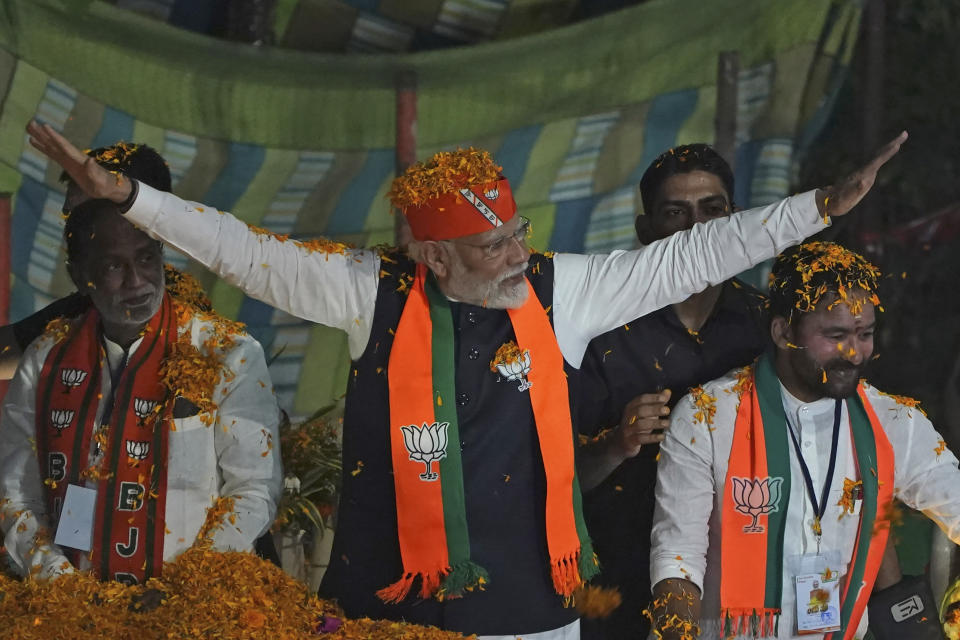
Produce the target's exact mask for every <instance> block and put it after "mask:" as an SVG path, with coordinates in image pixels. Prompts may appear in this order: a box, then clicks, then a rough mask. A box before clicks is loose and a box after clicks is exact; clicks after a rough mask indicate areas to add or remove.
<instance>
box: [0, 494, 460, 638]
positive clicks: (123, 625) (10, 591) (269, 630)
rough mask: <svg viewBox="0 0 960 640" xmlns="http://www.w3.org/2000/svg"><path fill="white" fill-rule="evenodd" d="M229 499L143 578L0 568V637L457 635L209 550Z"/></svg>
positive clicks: (261, 563)
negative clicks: (348, 603) (322, 594)
mask: <svg viewBox="0 0 960 640" xmlns="http://www.w3.org/2000/svg"><path fill="white" fill-rule="evenodd" d="M233 506H234V502H233V499H232V498H220V499H218V500H217V501H216V502H215V503H214V504H213V505H212V506H211V507H210V508H209V509H208V510H207V517H206V520H205V522H204V525H203V527H202V528H201V530H200V533H199V534H198V536H197V541H196V542H195V543H194V545H193V546H192V547H191V548H190V549H188V550H187V551H185V552H183V553H182V554H180V555H179V556H178V557H177V558H176V559H175V560H174V561H173V562H167V563H164V567H163V573H162V576H163V577H162V578H151V579H150V580H148V581H147V583H146V584H144V585H136V586H132V587H130V586H126V585H124V584H121V583H119V582H112V581H107V582H100V581H99V580H97V579H96V578H95V577H94V576H93V575H92V574H90V573H88V572H74V573H69V574H65V575H62V576H60V577H58V578H57V579H55V580H35V579H27V580H23V581H20V580H16V579H14V578H10V577H8V576H6V575H4V574H2V573H0V620H3V621H4V625H3V627H2V628H0V640H7V639H8V638H9V639H14V638H15V639H16V640H49V638H69V639H70V640H100V639H102V638H116V639H118V640H163V639H169V638H176V639H177V640H207V639H208V638H221V639H224V640H254V639H259V638H264V637H270V638H276V639H278V640H307V639H316V638H317V637H321V638H330V639H331V640H361V639H362V640H367V639H370V638H378V639H383V640H389V639H394V638H395V639H400V640H414V639H418V640H453V639H454V638H463V636H462V635H461V634H458V633H453V632H447V631H441V630H439V629H435V628H433V627H422V626H419V625H414V624H408V623H402V622H392V621H374V620H369V619H367V618H363V619H359V620H348V619H345V618H344V616H343V612H342V610H341V609H340V608H339V607H338V606H337V605H335V604H334V603H332V602H329V601H326V600H321V599H319V598H317V597H316V596H315V595H313V594H311V593H309V592H308V591H307V587H306V585H304V584H302V583H300V582H298V581H296V580H294V579H293V578H292V577H290V576H289V575H287V574H286V573H284V572H283V570H282V569H280V568H279V567H276V566H274V565H273V564H271V563H269V562H267V561H265V560H263V559H261V558H258V557H257V556H255V555H253V554H252V553H242V552H235V551H230V552H219V551H213V550H212V549H211V544H212V542H211V540H212V534H213V532H214V531H215V530H216V529H217V528H218V527H219V526H221V525H222V523H223V521H224V520H225V519H226V520H229V519H231V518H232V517H233ZM151 590H152V591H155V592H159V594H162V601H161V603H160V605H159V606H158V607H156V608H155V609H152V610H140V607H139V605H136V606H135V603H137V602H139V598H140V596H143V595H144V593H145V592H147V591H151ZM265 634H269V635H265Z"/></svg>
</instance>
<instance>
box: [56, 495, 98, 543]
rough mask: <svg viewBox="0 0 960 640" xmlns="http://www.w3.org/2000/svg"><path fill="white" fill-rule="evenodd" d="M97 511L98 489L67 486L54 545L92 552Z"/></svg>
mask: <svg viewBox="0 0 960 640" xmlns="http://www.w3.org/2000/svg"><path fill="white" fill-rule="evenodd" d="M96 509H97V490H96V489H90V488H87V487H80V486H77V485H75V484H71V485H67V495H66V496H65V497H64V499H63V506H62V507H61V508H60V522H58V523H57V535H56V537H55V538H54V540H53V541H54V543H55V544H58V545H60V546H61V547H70V548H71V549H79V550H80V551H90V549H92V548H93V516H94V513H96Z"/></svg>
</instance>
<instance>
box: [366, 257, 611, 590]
mask: <svg viewBox="0 0 960 640" xmlns="http://www.w3.org/2000/svg"><path fill="white" fill-rule="evenodd" d="M527 289H528V292H529V296H528V298H527V301H526V303H524V305H523V306H521V307H519V308H517V309H509V310H508V314H509V317H510V322H511V323H512V325H513V330H514V333H515V335H516V338H517V343H518V345H519V347H520V350H521V352H523V351H529V353H530V360H531V361H532V362H533V363H534V366H533V367H531V368H530V371H529V374H528V380H529V382H530V385H531V386H530V389H529V391H530V403H531V405H532V407H533V415H534V419H535V421H536V429H537V435H538V437H539V441H540V452H541V454H542V456H543V466H544V472H545V475H546V479H547V496H546V539H547V550H548V552H549V556H550V567H549V571H550V573H551V577H552V579H553V586H554V589H555V590H556V592H557V593H558V594H560V595H561V596H564V597H565V598H566V601H567V602H570V600H571V597H572V595H573V592H574V589H576V588H577V587H578V586H580V585H581V584H582V583H583V582H584V581H586V580H589V579H590V578H592V577H593V576H594V575H596V573H597V572H598V571H599V568H598V565H597V562H596V558H595V556H594V553H593V548H592V546H591V544H590V539H589V536H588V535H587V529H586V526H585V524H584V521H583V515H582V509H581V496H580V488H579V483H578V481H577V476H576V469H575V466H574V457H573V456H574V443H573V435H572V433H573V430H572V428H571V420H570V405H569V399H568V396H567V382H566V377H565V376H564V373H563V355H562V354H561V353H560V348H559V346H558V345H557V342H556V338H555V337H554V333H553V328H552V327H551V326H550V321H549V319H548V317H547V314H546V312H545V311H544V309H543V306H542V305H541V304H540V301H539V300H538V299H537V296H536V295H535V293H534V291H533V287H531V286H530V283H529V282H527ZM454 362H455V360H454V330H453V317H452V315H451V311H450V306H449V303H448V301H447V298H446V297H445V296H444V295H443V294H442V293H441V292H440V290H439V289H438V288H437V285H436V282H435V281H434V279H433V276H432V275H429V276H428V275H427V270H426V268H425V267H424V266H423V265H418V266H417V271H416V277H415V279H414V282H413V285H412V289H411V291H410V294H409V298H408V299H407V302H406V304H405V305H404V308H403V313H402V314H401V317H400V323H399V325H398V326H397V330H396V337H395V338H394V342H393V349H392V350H391V353H390V361H389V368H388V376H387V377H388V386H389V391H390V447H391V455H392V460H393V471H394V473H393V477H394V487H395V490H396V504H397V529H398V535H399V542H400V554H401V558H402V561H403V571H404V573H403V575H402V576H401V577H400V579H399V580H398V581H397V582H395V583H394V584H392V585H390V586H388V587H385V588H384V589H381V590H380V591H378V592H377V595H378V596H379V597H380V598H381V599H382V600H384V601H385V602H399V601H401V600H403V599H404V598H405V597H406V596H407V595H408V593H409V592H410V590H411V588H412V587H413V583H414V581H415V579H417V578H419V579H420V581H421V583H420V597H422V598H427V597H430V596H435V597H438V598H440V599H442V598H444V597H458V596H462V595H463V594H464V592H466V591H471V590H473V589H474V588H483V585H484V584H485V583H486V582H487V581H488V579H489V578H488V575H487V572H486V570H484V568H483V567H481V566H479V565H478V564H476V563H475V562H473V561H472V560H471V558H470V537H469V533H468V526H467V518H466V508H465V502H464V489H463V486H464V484H463V468H462V462H461V457H460V447H459V446H458V443H459V442H460V434H459V428H458V422H457V411H456V406H455V405H454V403H453V397H454V380H455V375H454V374H455V372H454ZM448 442H449V443H453V444H452V446H449V447H448V446H447V443H448ZM421 472H422V473H421Z"/></svg>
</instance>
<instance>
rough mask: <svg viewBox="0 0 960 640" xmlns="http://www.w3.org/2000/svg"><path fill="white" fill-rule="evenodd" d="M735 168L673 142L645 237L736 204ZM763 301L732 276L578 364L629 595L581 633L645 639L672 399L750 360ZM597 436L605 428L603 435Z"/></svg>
mask: <svg viewBox="0 0 960 640" xmlns="http://www.w3.org/2000/svg"><path fill="white" fill-rule="evenodd" d="M732 194H733V173H732V172H731V170H730V167H729V165H727V163H726V162H725V161H724V160H723V158H721V157H720V155H719V154H717V152H716V151H714V150H713V149H711V148H710V147H709V146H707V145H704V144H692V145H684V146H681V147H677V148H675V149H670V150H669V151H667V152H666V153H664V154H662V155H661V156H660V157H659V158H657V159H656V160H654V162H653V163H652V164H651V165H650V167H648V168H647V170H646V172H645V173H644V175H643V178H642V179H641V181H640V197H641V200H642V202H643V209H644V214H645V215H640V216H638V217H637V221H636V230H637V237H638V238H639V239H640V241H641V242H642V243H644V244H648V243H650V242H652V241H654V240H657V239H660V238H665V237H667V236H669V235H671V234H673V233H675V232H677V231H679V230H681V229H689V228H690V227H692V226H693V225H694V224H696V223H698V222H704V221H707V220H712V219H714V218H718V217H724V216H728V215H730V213H731V211H733V209H734V207H733V203H732ZM765 315H766V299H765V297H764V296H763V294H761V293H760V292H759V291H758V290H756V289H754V288H753V287H751V286H749V285H747V284H745V283H743V282H741V281H739V280H736V279H732V280H728V281H726V282H724V283H722V284H719V285H716V286H713V287H710V288H708V289H706V290H705V291H702V292H701V293H698V294H695V295H693V296H690V297H689V298H687V299H686V300H684V301H683V302H679V303H677V304H674V305H671V306H669V307H664V308H662V309H660V310H658V311H655V312H653V313H651V314H649V315H646V316H644V317H642V318H638V319H637V320H635V321H633V322H631V323H629V324H627V325H624V326H622V327H619V328H617V329H614V330H613V331H610V332H608V333H605V334H603V335H601V336H599V337H597V338H594V340H593V341H592V342H591V343H590V346H589V347H588V349H587V352H586V355H585V356H584V360H583V365H582V367H581V369H580V374H579V379H578V384H579V393H578V396H577V402H576V403H575V404H576V406H577V413H576V415H577V419H578V429H579V431H580V433H581V434H582V435H583V436H586V437H588V438H590V439H591V441H590V442H589V443H587V444H586V445H585V446H583V447H581V451H580V453H581V465H580V479H581V483H582V485H583V489H584V491H585V492H586V493H585V495H584V514H585V518H586V521H587V527H588V529H589V530H590V534H591V536H592V537H593V540H594V547H595V549H596V552H597V555H598V556H599V559H600V563H601V566H602V568H603V571H602V572H601V574H600V576H599V578H597V579H596V580H595V581H594V582H595V583H598V584H602V585H606V586H616V587H617V588H618V589H619V591H620V593H621V596H622V598H623V603H622V604H621V606H620V607H618V608H617V609H616V610H615V611H614V612H613V613H612V614H611V615H610V616H609V617H607V618H605V619H602V620H599V621H586V620H585V621H583V627H582V633H583V637H584V638H642V637H645V636H646V634H647V631H648V630H649V627H648V623H647V621H646V619H645V618H644V617H643V615H642V610H643V609H644V608H645V607H646V606H647V604H648V603H649V601H650V575H649V563H650V528H651V525H652V518H653V504H654V498H653V492H654V487H655V485H656V472H657V466H656V459H657V457H658V451H659V441H660V440H662V438H663V436H662V429H663V428H666V426H667V420H666V419H667V418H668V417H669V415H668V408H669V407H672V406H673V404H674V403H675V402H676V401H677V400H679V399H680V398H681V397H682V396H683V395H684V394H685V393H686V391H687V389H688V388H690V387H692V386H696V385H697V384H700V383H701V382H704V381H707V380H712V379H713V378H715V377H718V376H721V375H723V374H724V373H726V372H727V371H729V370H730V369H732V368H734V367H738V366H742V365H744V364H747V363H749V362H750V361H751V360H753V359H754V358H755V357H756V356H757V355H759V353H760V352H761V351H763V349H764V346H765V344H766V343H765V341H766V337H765V336H766V318H765ZM598 434H603V435H600V437H599V438H598V437H597V436H598Z"/></svg>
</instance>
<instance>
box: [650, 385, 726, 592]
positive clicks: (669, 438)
mask: <svg viewBox="0 0 960 640" xmlns="http://www.w3.org/2000/svg"><path fill="white" fill-rule="evenodd" d="M696 411H697V409H696V407H695V406H694V404H693V400H692V397H691V396H690V395H689V394H688V395H686V396H684V397H683V398H682V399H681V400H680V402H679V403H677V406H676V407H674V409H673V412H672V415H671V418H670V428H669V429H667V431H666V440H664V442H663V443H662V444H661V445H660V460H659V462H658V463H657V488H656V507H655V510H654V516H653V530H652V531H651V534H650V542H651V549H650V584H651V585H655V584H657V583H658V582H660V581H661V580H665V579H667V578H683V579H686V580H690V581H691V582H693V583H694V584H696V585H697V587H699V588H700V590H701V592H702V591H703V576H704V573H705V572H706V569H707V547H708V544H709V522H710V515H711V514H712V513H713V504H714V484H713V449H712V447H711V437H710V431H709V428H708V427H707V425H706V424H704V423H699V422H697V421H696V420H695V419H694V413H695V412H696Z"/></svg>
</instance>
